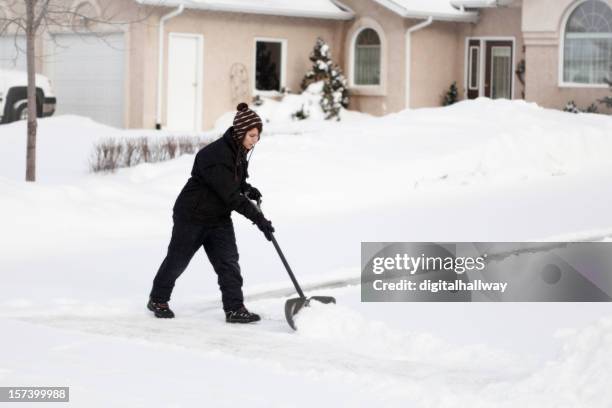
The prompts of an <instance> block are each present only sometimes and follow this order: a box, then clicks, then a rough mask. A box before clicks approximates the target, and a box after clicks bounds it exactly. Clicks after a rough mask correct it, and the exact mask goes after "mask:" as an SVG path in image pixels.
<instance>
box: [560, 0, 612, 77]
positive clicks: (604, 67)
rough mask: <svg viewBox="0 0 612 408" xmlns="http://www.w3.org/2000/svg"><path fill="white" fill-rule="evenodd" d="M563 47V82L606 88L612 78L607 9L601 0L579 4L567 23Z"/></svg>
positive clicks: (611, 25) (611, 26)
mask: <svg viewBox="0 0 612 408" xmlns="http://www.w3.org/2000/svg"><path fill="white" fill-rule="evenodd" d="M563 47H564V48H563V81H564V82H571V83H580V84H605V81H604V79H606V78H610V77H612V9H611V8H610V6H608V5H607V4H606V3H604V2H603V1H601V0H587V1H585V2H583V3H580V4H579V5H578V7H576V9H575V10H574V11H573V12H572V14H571V15H570V16H569V19H568V20H567V25H566V26H565V38H564V45H563ZM610 79H612V78H610Z"/></svg>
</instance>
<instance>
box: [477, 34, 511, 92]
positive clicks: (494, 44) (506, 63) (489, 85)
mask: <svg viewBox="0 0 612 408" xmlns="http://www.w3.org/2000/svg"><path fill="white" fill-rule="evenodd" d="M485 44H486V47H485V48H486V51H485V84H484V96H486V97H489V98H491V99H498V98H506V99H511V98H512V82H513V81H512V79H513V72H512V52H513V50H512V41H486V42H485Z"/></svg>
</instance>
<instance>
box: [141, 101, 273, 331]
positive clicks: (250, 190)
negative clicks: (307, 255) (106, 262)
mask: <svg viewBox="0 0 612 408" xmlns="http://www.w3.org/2000/svg"><path fill="white" fill-rule="evenodd" d="M237 110H238V112H237V113H236V115H235V117H234V122H233V126H231V127H230V128H228V129H227V131H226V132H225V134H224V135H223V137H221V138H220V139H218V140H216V141H214V142H212V143H210V144H209V145H207V146H206V147H204V148H203V149H201V150H200V151H199V152H198V153H197V154H196V157H195V162H194V164H193V169H192V170H191V177H190V178H189V180H188V181H187V184H185V187H183V190H182V191H181V192H180V194H179V196H178V198H177V199H176V203H175V204H174V208H173V216H172V219H173V221H174V226H173V228H172V237H171V238H170V244H169V245H168V254H167V255H166V258H165V259H164V261H163V262H162V264H161V266H160V267H159V270H158V271H157V275H156V276H155V279H154V280H153V289H152V290H151V293H150V295H149V302H148V304H147V307H148V309H149V310H151V311H152V312H153V313H154V314H155V316H156V317H161V318H173V317H174V313H173V312H172V310H171V309H170V307H169V306H168V301H169V300H170V295H171V293H172V289H173V288H174V284H175V282H176V280H177V279H178V277H179V276H180V275H181V273H183V271H184V270H185V269H186V268H187V265H189V261H190V260H191V258H192V257H193V255H194V254H195V253H196V251H197V250H198V249H199V248H200V247H201V246H203V247H204V250H205V251H206V255H207V256H208V259H209V260H210V263H211V264H212V266H213V268H214V270H215V272H216V273H217V276H218V282H219V288H220V289H221V300H222V302H223V310H224V311H225V320H226V321H227V322H228V323H250V322H255V321H258V320H260V317H259V316H258V315H257V314H255V313H251V312H249V311H248V310H247V309H246V307H245V306H244V304H243V295H242V276H241V275H240V266H239V265H238V249H237V248H236V237H235V235H234V226H233V224H232V219H231V217H230V214H231V212H232V211H237V212H239V213H240V214H242V215H244V216H245V217H247V218H248V219H249V220H251V221H253V222H254V223H255V224H256V225H257V226H258V227H259V229H260V230H261V231H262V232H263V233H264V235H265V236H266V238H267V239H268V240H271V239H272V233H273V232H274V228H273V227H272V223H271V222H270V221H268V220H267V219H266V218H265V217H264V216H263V214H262V213H261V212H260V211H258V209H257V207H255V205H253V203H252V202H251V201H250V200H258V199H260V198H261V193H260V192H259V190H258V189H256V188H255V187H253V186H251V185H250V184H248V183H247V182H246V178H247V177H248V172H247V166H248V161H247V158H246V154H247V152H248V151H249V150H251V149H252V148H253V147H254V146H255V144H256V143H257V142H258V141H259V138H260V136H261V132H262V122H261V118H260V117H259V116H258V115H257V113H255V112H254V111H252V110H251V109H249V107H248V105H247V104H246V103H240V104H239V105H238V107H237Z"/></svg>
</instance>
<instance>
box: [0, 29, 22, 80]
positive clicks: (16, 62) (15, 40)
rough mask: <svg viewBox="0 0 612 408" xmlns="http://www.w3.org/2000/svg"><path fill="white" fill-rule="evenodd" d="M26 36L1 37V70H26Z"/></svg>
mask: <svg viewBox="0 0 612 408" xmlns="http://www.w3.org/2000/svg"><path fill="white" fill-rule="evenodd" d="M25 49H26V41H25V36H23V35H18V36H17V37H15V36H14V35H10V36H2V37H0V68H3V69H16V70H19V71H25V70H26V55H25Z"/></svg>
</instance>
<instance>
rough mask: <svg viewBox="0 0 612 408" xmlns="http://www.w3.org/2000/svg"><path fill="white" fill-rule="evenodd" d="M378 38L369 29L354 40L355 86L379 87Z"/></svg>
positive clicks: (379, 48) (379, 54)
mask: <svg viewBox="0 0 612 408" xmlns="http://www.w3.org/2000/svg"><path fill="white" fill-rule="evenodd" d="M380 50H381V46H380V37H379V36H378V33H377V32H376V31H374V30H373V29H371V28H365V29H363V30H361V31H360V32H359V34H358V35H357V38H356V39H355V61H354V64H355V65H354V66H355V71H354V72H355V78H354V83H355V85H380V56H381V52H380Z"/></svg>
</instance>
